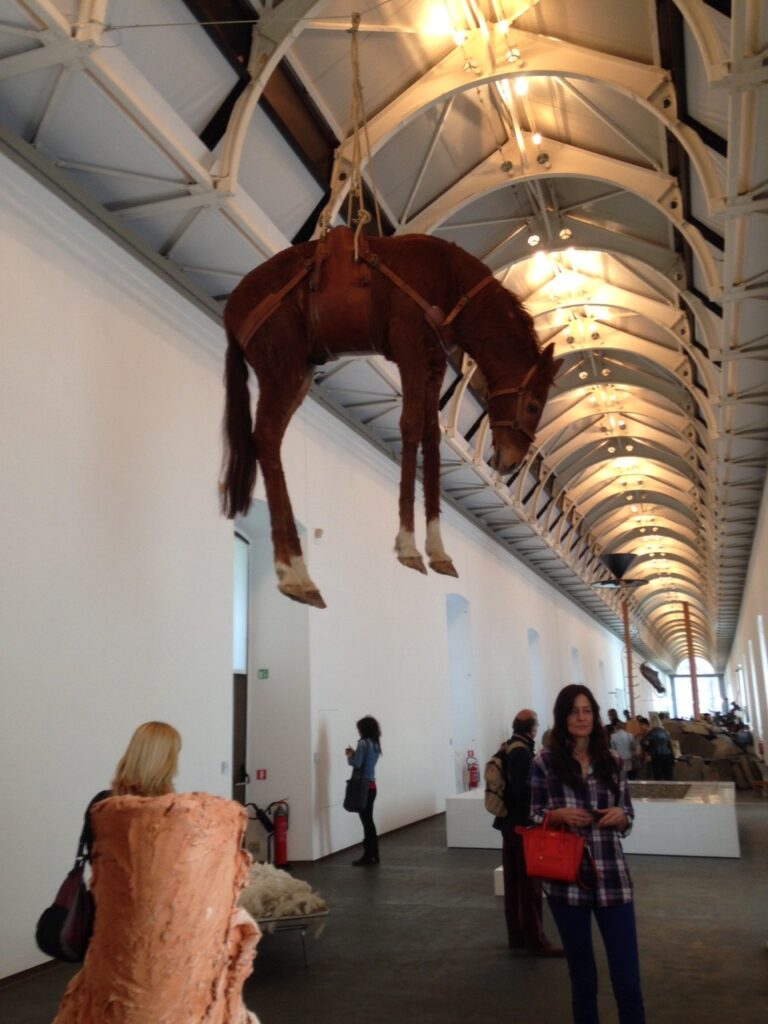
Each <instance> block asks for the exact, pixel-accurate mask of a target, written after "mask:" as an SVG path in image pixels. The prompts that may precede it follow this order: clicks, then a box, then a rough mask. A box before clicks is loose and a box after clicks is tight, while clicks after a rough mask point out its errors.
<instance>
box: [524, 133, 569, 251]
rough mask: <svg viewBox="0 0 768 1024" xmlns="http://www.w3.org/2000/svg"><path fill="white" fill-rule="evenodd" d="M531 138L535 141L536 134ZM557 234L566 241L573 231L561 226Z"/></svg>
mask: <svg viewBox="0 0 768 1024" xmlns="http://www.w3.org/2000/svg"><path fill="white" fill-rule="evenodd" d="M533 140H534V142H535V141H536V136H535V135H534V137H533ZM539 141H541V136H540V135H539ZM558 235H559V236H560V238H561V239H562V240H563V241H564V242H567V241H568V239H569V238H571V236H572V235H573V232H572V231H571V229H570V228H566V227H562V228H560V230H559V231H558Z"/></svg>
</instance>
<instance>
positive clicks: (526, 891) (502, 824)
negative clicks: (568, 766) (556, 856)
mask: <svg viewBox="0 0 768 1024" xmlns="http://www.w3.org/2000/svg"><path fill="white" fill-rule="evenodd" d="M538 728H539V722H538V719H537V718H536V713H535V712H534V711H531V710H530V709H528V708H524V709H523V710H522V711H518V713H517V714H516V715H515V720H514V722H513V723H512V735H511V736H510V738H509V739H508V740H507V742H506V743H505V744H504V745H503V746H502V747H500V748H499V750H497V751H496V753H495V754H494V758H498V760H499V762H500V763H501V777H502V778H503V780H504V793H503V801H504V806H505V808H506V811H507V813H506V815H505V816H504V817H496V818H494V819H493V827H494V828H496V829H499V830H500V832H501V837H502V868H503V872H504V914H505V917H506V922H507V940H508V942H509V948H510V949H511V950H512V951H513V953H514V954H515V955H517V956H545V957H546V956H563V950H562V949H560V948H558V947H556V946H553V945H552V943H551V942H550V941H549V939H547V937H546V935H545V934H544V925H543V922H542V919H541V906H542V895H541V885H540V883H539V880H538V878H530V877H529V875H528V873H527V871H526V870H525V856H524V853H523V837H522V836H521V835H518V834H517V833H516V831H515V829H516V827H517V826H518V825H528V824H530V813H531V786H530V782H529V775H530V769H531V761H533V754H534V750H535V741H536V733H537V731H538ZM494 768H495V765H494Z"/></svg>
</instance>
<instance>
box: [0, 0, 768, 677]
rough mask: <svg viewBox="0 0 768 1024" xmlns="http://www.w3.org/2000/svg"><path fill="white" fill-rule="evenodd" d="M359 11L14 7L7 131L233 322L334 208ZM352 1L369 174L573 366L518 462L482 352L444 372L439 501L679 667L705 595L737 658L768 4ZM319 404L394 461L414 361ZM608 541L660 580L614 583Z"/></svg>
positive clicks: (67, 191) (298, 1) (360, 377)
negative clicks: (494, 283) (470, 263)
mask: <svg viewBox="0 0 768 1024" xmlns="http://www.w3.org/2000/svg"><path fill="white" fill-rule="evenodd" d="M354 10H355V5H353V4H351V3H349V2H348V0H347V2H333V0H328V2H324V0H318V2H314V3H312V2H310V0H282V2H275V3H270V2H266V3H263V4H262V3H260V2H259V0H251V2H247V0H209V2H205V0H190V2H187V3H183V2H181V0H142V2H141V3H135V2H132V0H109V2H107V0H81V2H75V0H0V108H1V110H2V114H1V115H0V122H1V126H0V143H1V144H2V147H3V150H4V152H6V153H7V154H10V155H11V156H12V157H13V158H14V159H15V160H17V161H19V162H21V163H22V164H23V165H24V166H25V167H27V169H28V170H29V171H30V172H31V173H34V174H35V175H37V176H38V177H39V178H40V179H41V180H43V181H45V182H46V184H47V185H48V186H49V187H51V188H52V189H55V190H56V191H57V192H58V193H59V194H61V195H62V196H64V197H65V198H66V199H67V201H69V202H71V203H73V204H74V205H76V206H77V208H78V209H79V210H80V211H81V212H82V213H83V215H84V216H87V217H89V218H90V219H91V220H93V221H94V222H95V223H97V224H99V225H100V227H102V228H103V229H104V230H105V231H107V232H109V233H110V234H112V235H113V236H114V237H115V238H117V239H118V240H119V241H120V242H121V244H123V245H126V246H128V247H130V248H131V250H132V251H134V252H135V253H136V254H137V255H138V256H139V257H140V258H142V259H143V260H145V261H146V262H147V263H149V264H150V265H151V266H153V267H154V268H155V269H156V270H157V272H158V273H160V274H162V275H163V276H164V277H165V278H166V280H168V281H169V282H170V283H171V284H172V285H173V286H174V287H175V288H177V289H179V290H180V291H182V292H183V293H184V294H185V295H186V296H187V297H188V298H189V299H190V301H193V302H195V303H197V304H198V305H199V306H201V307H202V308H204V309H205V310H207V311H208V312H209V313H210V315H211V316H213V317H215V318H219V317H220V314H221V308H222V304H223V301H224V300H225V299H226V296H227V295H228V293H229V292H230V291H231V290H232V288H233V287H234V285H235V284H236V283H237V281H238V280H239V279H240V277H242V275H243V274H244V273H246V272H247V271H248V270H250V269H251V268H252V267H254V266H256V265H258V264H259V263H261V262H263V261H264V260H265V259H266V258H268V257H269V256H270V255H272V254H273V253H275V252H277V251H279V250H280V249H282V248H284V247H286V246H287V245H290V244H291V243H292V242H296V241H299V240H304V239H306V238H308V237H310V236H311V234H312V231H313V230H314V227H315V224H316V220H317V215H318V213H319V211H320V210H321V209H322V208H323V207H324V206H325V204H326V203H327V202H328V199H329V181H330V176H331V166H332V162H333V158H334V153H335V152H336V151H337V147H338V146H339V144H340V143H342V142H343V140H344V139H345V137H346V136H347V135H348V133H349V124H348V111H349V104H350V93H351V83H352V75H353V69H352V63H351V59H350V53H351V48H350V31H349V29H350V24H351V15H352V13H353V11H354ZM360 14H361V20H360V28H359V32H358V44H359V46H358V51H359V75H360V81H361V83H362V89H363V98H364V107H365V115H366V118H367V133H368V143H369V150H368V151H367V155H366V157H365V160H364V169H363V172H364V176H365V179H366V182H367V184H368V193H369V205H371V206H372V202H373V198H372V197H373V196H374V195H375V196H376V198H377V199H378V203H379V206H380V209H381V211H382V214H383V230H385V231H387V232H395V233H398V234H401V233H414V232H416V233H419V232H420V233H429V234H434V235H438V236H440V237H442V238H446V239H449V240H450V241H453V242H456V243H457V244H459V245H460V246H462V247H463V248H464V249H466V250H467V251H468V252H470V253H472V254H473V255H475V256H477V257H479V258H480V259H482V260H483V261H485V262H486V263H487V264H488V265H489V266H490V267H491V268H492V269H493V271H494V272H495V273H496V275H497V276H498V278H499V279H500V280H501V281H502V282H503V283H504V284H505V285H506V286H507V287H509V288H510V289H511V290H512V291H514V292H515V293H516V294H517V295H518V296H520V298H521V299H522V300H523V301H524V302H525V304H526V305H527V307H528V309H529V310H530V312H531V313H532V314H533V316H534V318H535V322H536V326H537V330H538V333H539V336H540V338H541V340H542V342H554V344H555V346H556V353H557V355H558V356H560V357H562V358H563V359H564V366H563V368H562V370H561V372H560V375H559V377H558V380H557V384H556V388H555V389H554V390H553V392H552V394H551V397H550V401H549V404H548V406H547V409H546V411H545V414H544V418H543V420H542V423H541V427H540V430H539V433H538V436H537V438H536V443H535V445H534V446H533V447H532V449H531V452H530V454H529V457H528V459H527V460H526V462H525V463H524V464H523V465H522V466H521V467H519V469H518V470H517V471H516V472H515V473H514V474H512V475H511V476H509V477H506V478H504V479H500V478H499V477H498V476H497V475H496V474H495V473H494V471H493V470H492V469H491V468H490V466H489V459H490V444H491V439H490V432H489V431H488V425H487V417H486V414H485V409H484V408H483V406H482V405H481V403H480V401H479V400H478V397H477V395H476V394H475V392H474V390H473V388H472V379H471V378H472V372H473V368H472V366H471V364H469V363H464V364H461V363H458V362H457V363H455V364H453V365H452V366H451V367H450V369H449V371H448V373H447V375H446V379H445V382H444V387H443V394H442V399H441V409H442V413H441V415H442V427H443V445H442V456H443V494H444V496H445V499H446V501H448V502H450V503H451V504H453V505H454V506H455V507H456V508H458V509H460V510H461V511H462V512H463V513H464V514H466V515H467V516H469V517H470V518H472V519H473V520H474V521H475V522H476V523H477V524H478V526H479V527H481V528H482V529H484V530H486V531H487V532H489V533H491V534H492V535H493V536H494V537H495V538H496V539H497V540H498V541H499V542H500V543H501V544H504V545H505V546H507V547H508V548H510V549H511V550H512V551H514V552H515V553H516V554H517V555H518V556H519V557H520V558H521V559H522V560H523V561H525V562H526V563H527V564H529V565H530V566H531V567H532V568H533V569H534V570H535V571H537V572H538V573H540V574H541V575H543V576H544V577H546V578H547V579H549V580H550V581H551V582H552V583H553V584H554V585H555V586H557V587H558V588H559V589H561V590H562V591H563V592H565V593H566V594H567V595H568V596H570V597H571V598H572V599H573V600H574V601H576V602H577V603H579V604H581V605H582V606H583V607H585V608H586V609H587V610H588V611H589V612H590V613H591V614H592V615H594V616H596V617H597V618H599V619H600V620H602V621H603V622H605V623H606V624H607V625H608V626H609V627H610V628H613V629H615V630H617V631H620V629H621V615H622V608H621V601H622V600H623V598H624V597H626V600H627V602H628V605H629V609H630V620H631V623H632V630H633V639H634V643H635V645H636V647H637V648H638V649H639V650H640V651H641V652H642V653H643V654H644V655H645V656H646V657H647V658H648V659H649V660H652V661H653V662H654V663H655V664H656V665H657V666H659V667H662V668H667V669H673V668H674V667H675V665H676V663H677V661H678V660H679V659H680V658H682V657H685V656H686V654H687V651H688V648H687V642H686V629H685V619H686V615H687V617H688V621H689V623H690V627H691V637H692V644H693V650H694V652H695V653H696V654H697V655H701V656H704V657H707V658H708V659H710V660H711V661H712V662H713V663H714V664H715V665H716V666H721V665H722V664H723V662H724V660H725V658H726V656H727V654H728V650H729V647H730V643H731V640H732V636H733V632H734V629H735V626H736V622H737V618H738V611H739V606H740V599H741V591H742V587H743V583H744V579H745V574H746V569H747V565H748V560H749V555H750V550H751V544H752V537H753V533H754V527H755V523H756V519H757V514H758V510H759V503H760V497H761V494H762V489H763V481H764V476H765V467H766V460H767V458H768V333H767V332H766V317H765V309H766V306H765V301H766V298H768V229H767V227H766V212H768V183H767V182H766V168H768V141H767V140H766V132H765V128H764V126H765V125H768V87H767V86H766V82H767V80H768V72H767V71H766V59H767V51H766V42H767V38H766V37H768V5H766V4H764V3H761V2H759V0H739V2H734V3H733V4H731V3H730V2H728V0H718V2H715V0H712V2H704V0H677V2H672V0H658V2H652V0H540V2H529V0H411V2H409V0H402V2H397V0H392V2H387V3H379V4H376V5H373V6H371V7H370V8H367V9H365V10H363V11H361V12H360ZM761 128H762V129H763V130H762V132H761ZM340 155H341V159H342V161H346V162H348V161H349V159H350V155H351V149H350V147H348V146H347V147H345V148H344V149H342V150H341V153H340ZM342 168H343V169H348V168H346V167H345V164H342ZM341 198H343V195H342V197H341ZM336 212H337V215H338V216H339V217H342V218H343V217H344V216H345V206H344V205H343V203H339V204H338V210H337V211H336ZM222 344H223V338H222ZM314 394H315V397H316V398H317V400H319V401H321V402H323V403H324V404H326V405H327V406H328V407H329V408H332V409H333V410H334V411H335V412H336V413H337V414H339V415H341V416H343V417H344V418H345V419H347V420H348V422H349V423H350V425H351V426H352V427H354V428H355V429H357V430H360V431H362V432H364V433H365V434H366V436H368V437H369V438H371V440H372V441H373V442H374V443H376V444H377V445H379V446H381V447H382V448H384V449H385V450H387V451H389V452H390V453H392V454H394V455H395V456H397V454H398V451H399V433H398V418H399V411H400V382H399V380H398V377H397V372H396V369H395V368H394V367H393V366H391V365H390V364H387V363H386V362H384V361H383V360H382V359H381V358H380V357H373V358H370V359H351V360H339V361H338V362H336V363H332V364H327V365H326V366H324V367H323V368H322V369H319V370H318V374H317V379H316V381H315V386H314ZM617 552H626V553H632V554H634V555H635V556H636V559H635V562H634V564H633V565H632V567H631V568H630V570H629V572H628V576H630V577H631V578H632V579H633V580H634V581H643V584H642V585H637V586H635V587H633V588H631V589H625V590H624V591H621V592H620V591H617V590H612V589H608V588H605V587H604V586H602V585H604V584H606V583H608V584H610V583H611V582H612V581H613V577H612V575H611V574H610V573H609V572H608V571H607V569H606V568H605V566H604V564H603V562H602V561H601V559H602V557H603V556H605V555H608V554H613V553H617Z"/></svg>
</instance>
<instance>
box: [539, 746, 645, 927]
mask: <svg viewBox="0 0 768 1024" xmlns="http://www.w3.org/2000/svg"><path fill="white" fill-rule="evenodd" d="M612 756H613V757H614V758H615V760H616V761H617V763H618V766H619V799H618V800H616V799H615V798H614V796H613V793H612V792H611V791H610V789H608V787H607V786H606V785H605V783H603V782H601V781H600V780H599V779H598V778H597V777H596V775H595V774H594V772H593V771H592V766H591V765H590V767H589V773H588V775H587V779H586V786H585V789H584V790H583V791H581V792H577V791H576V790H575V789H573V787H571V786H569V785H567V784H566V783H565V782H563V781H561V779H560V778H559V777H558V776H557V775H555V773H554V772H553V771H552V754H551V753H550V752H549V751H548V750H543V751H542V752H541V753H540V754H539V755H538V756H537V757H535V758H534V760H533V764H532V765H531V818H532V819H533V821H535V822H536V823H540V822H541V821H542V820H543V818H544V814H545V813H546V811H554V810H555V809H556V808H557V807H583V808H585V809H586V810H588V811H592V810H594V809H597V808H603V807H613V806H615V805H616V804H618V805H619V806H620V807H621V809H622V810H623V811H624V813H625V814H626V816H627V818H628V819H629V826H628V828H627V829H626V831H625V832H623V833H621V834H622V835H625V836H626V835H628V834H629V832H630V830H631V828H632V819H633V818H634V816H635V812H634V811H633V809H632V800H631V798H630V795H629V786H628V784H627V776H626V773H625V771H624V766H623V765H622V763H621V759H620V758H618V757H617V756H616V754H612ZM573 831H575V832H578V834H579V835H581V836H583V837H584V839H585V840H586V845H585V847H584V859H583V860H582V862H581V870H580V872H579V878H580V880H581V882H582V885H578V884H577V883H576V882H574V883H568V882H547V881H545V882H543V884H542V888H543V889H544V892H545V893H546V894H547V896H549V897H550V898H551V899H553V900H556V901H557V902H558V903H568V904H570V905H571V906H572V907H585V906H589V907H610V906H615V905H617V904H620V903H629V902H630V900H631V899H632V880H631V878H630V877H629V868H628V867H627V862H626V861H625V859H624V851H623V849H622V847H621V839H620V838H619V832H618V831H617V830H616V829H615V828H598V827H597V822H595V824H593V825H587V826H585V827H584V828H579V829H574V830H573ZM590 854H591V855H592V858H593V859H594V862H595V866H596V867H597V872H598V874H597V880H595V871H594V868H593V867H592V863H591V861H590ZM582 886H588V888H582Z"/></svg>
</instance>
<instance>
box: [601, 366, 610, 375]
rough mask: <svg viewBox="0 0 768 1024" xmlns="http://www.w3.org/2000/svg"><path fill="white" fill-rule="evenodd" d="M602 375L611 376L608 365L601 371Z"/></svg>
mask: <svg viewBox="0 0 768 1024" xmlns="http://www.w3.org/2000/svg"><path fill="white" fill-rule="evenodd" d="M600 376H601V377H610V376H611V371H610V370H609V369H608V367H607V366H604V367H603V368H602V370H601V371H600Z"/></svg>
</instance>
